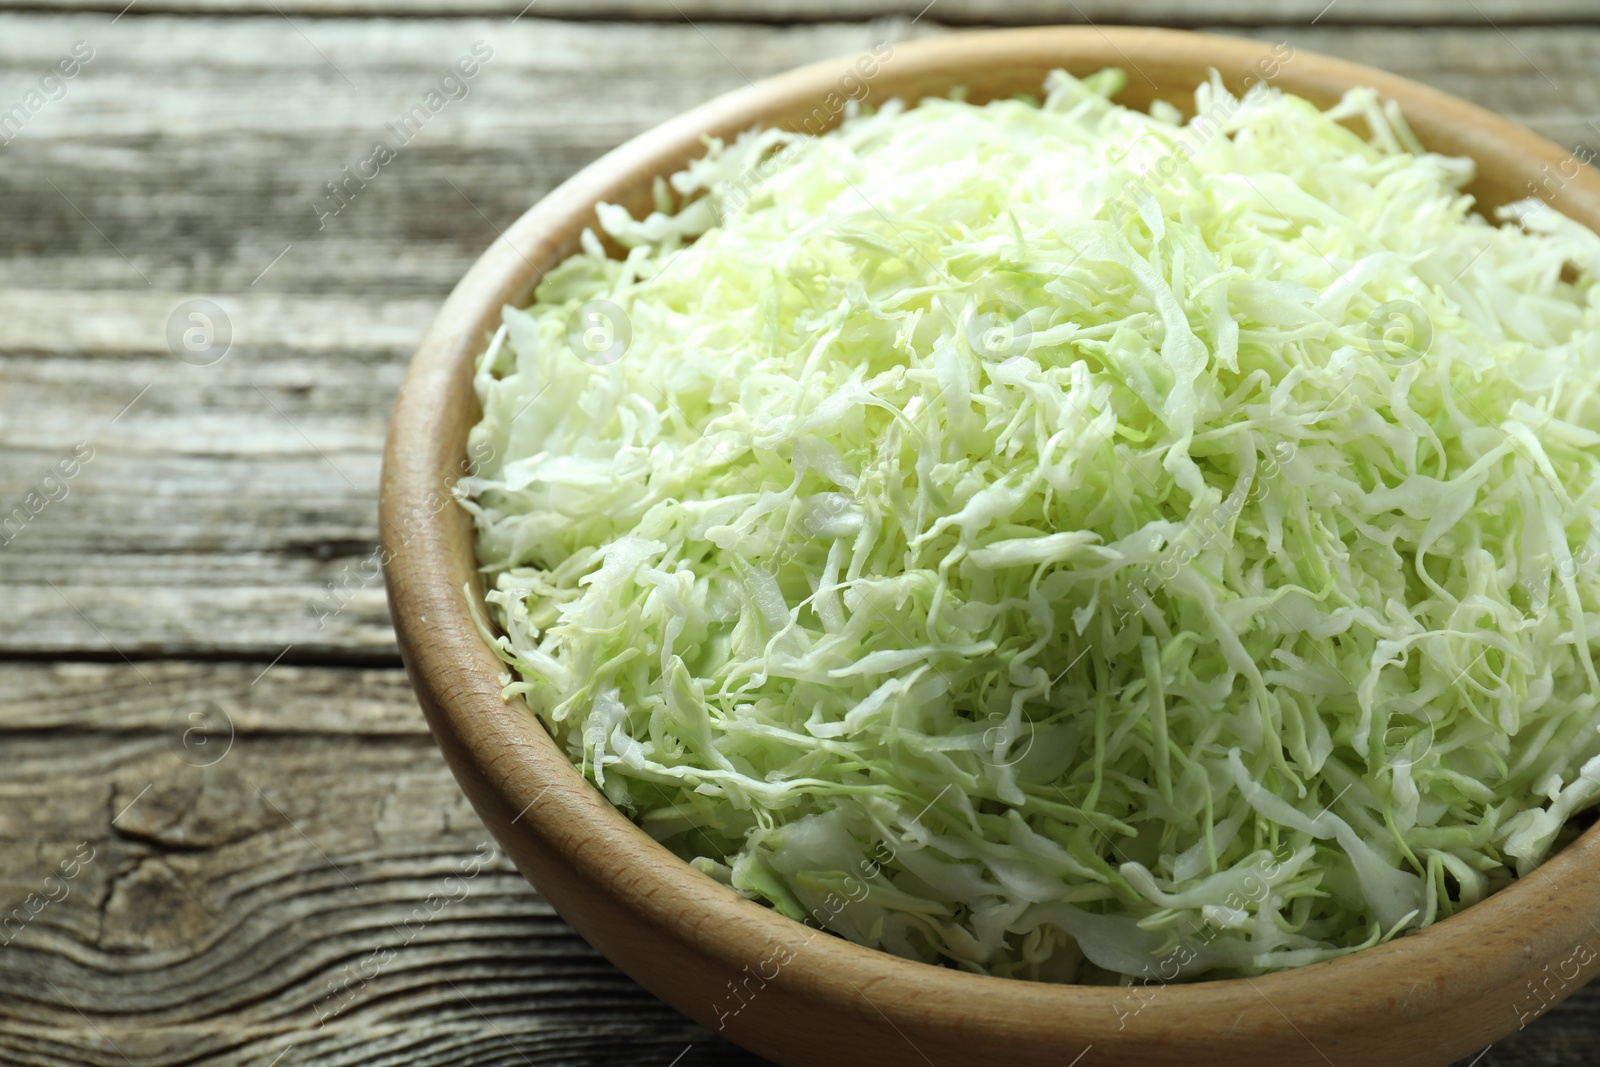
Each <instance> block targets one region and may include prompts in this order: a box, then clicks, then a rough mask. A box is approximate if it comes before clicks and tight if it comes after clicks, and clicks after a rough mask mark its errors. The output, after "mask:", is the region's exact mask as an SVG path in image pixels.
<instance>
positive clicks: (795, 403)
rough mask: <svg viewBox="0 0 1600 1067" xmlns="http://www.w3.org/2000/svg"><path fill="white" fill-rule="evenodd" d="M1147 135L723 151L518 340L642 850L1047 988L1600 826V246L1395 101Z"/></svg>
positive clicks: (1306, 945)
mask: <svg viewBox="0 0 1600 1067" xmlns="http://www.w3.org/2000/svg"><path fill="white" fill-rule="evenodd" d="M1121 84H1122V78H1121V74H1120V72H1117V71H1103V72H1101V73H1100V74H1097V75H1095V76H1093V77H1091V78H1088V79H1084V80H1077V79H1074V78H1072V77H1069V76H1067V75H1066V74H1063V73H1056V74H1054V75H1052V76H1051V78H1050V79H1049V81H1048V83H1047V85H1046V89H1047V96H1046V97H1045V99H1044V100H1043V102H1042V103H1041V102H1039V101H1037V100H1033V99H1022V98H1019V99H1014V100H1005V101H999V102H994V103H990V104H987V105H985V106H974V105H970V104H968V103H965V102H963V101H962V100H961V99H959V98H952V99H931V100H926V101H923V102H921V103H920V104H919V105H918V106H916V107H912V108H907V107H904V106H902V105H901V104H900V103H898V102H894V103H890V104H888V105H886V106H884V107H883V108H882V109H881V110H879V111H877V112H875V113H866V112H864V111H859V110H856V109H854V108H852V110H851V111H850V113H849V114H848V115H847V116H846V119H845V121H844V123H843V125H842V127H841V128H839V129H837V130H835V131H833V132H830V133H828V134H826V135H824V136H820V137H808V136H805V135H802V134H796V133H784V132H779V131H775V130H766V131H760V132H753V133H751V134H748V135H746V136H743V137H741V138H739V139H737V140H736V141H735V142H734V143H731V144H724V143H721V142H717V141H712V142H710V143H709V144H708V151H707V153H706V156H705V158H703V159H701V160H699V161H697V162H695V163H693V164H691V165H690V166H689V167H688V168H687V169H686V170H685V171H683V172H682V173H679V174H675V175H673V176H672V178H671V181H670V184H669V183H665V182H663V183H658V186H657V200H658V206H659V210H657V211H656V212H655V213H653V214H651V215H650V216H649V217H648V218H645V219H643V220H635V219H632V218H630V217H629V216H628V214H627V213H626V212H625V211H623V210H622V209H620V208H617V207H610V206H608V207H605V208H603V209H602V212H601V215H600V220H601V223H602V226H603V228H604V229H605V231H606V232H607V233H608V234H609V236H610V237H611V238H613V239H614V240H615V241H616V242H618V243H620V245H621V246H623V247H624V248H625V249H626V254H625V256H622V257H621V258H614V257H608V255H607V254H606V250H605V248H604V247H603V246H602V243H601V242H600V240H599V239H598V238H597V237H596V235H595V234H593V233H588V234H585V236H584V239H583V246H582V250H581V251H580V252H579V253H578V254H576V255H574V256H572V257H571V258H570V259H568V260H567V261H565V262H564V263H562V264H561V265H560V266H559V267H558V268H556V269H554V270H552V271H551V272H550V273H549V275H548V276H547V277H546V278H544V280H543V281H542V283H541V284H540V286H539V288H538V290H537V294H536V297H537V298H536V301H535V303H534V304H533V305H532V306H531V307H529V308H527V309H523V310H519V309H515V308H507V309H506V310H505V313H504V325H503V326H502V328H501V329H500V331H499V332H498V333H497V334H496V335H495V337H494V338H493V340H492V342H491V343H490V345H489V347H488V349H487V351H486V352H485V353H484V355H483V357H482V358H481V360H480V362H479V367H478V372H477V390H478V394H479V397H480V399H481V401H482V407H483V419H482V422H481V423H480V424H479V425H478V426H476V427H475V428H474V430H473V431H472V435H471V439H470V452H471V455H472V456H473V457H474V459H475V460H476V461H477V467H476V470H475V471H474V473H473V475H472V476H471V477H467V478H464V479H463V480H462V481H461V483H460V486H459V488H458V494H459V495H460V496H461V497H462V499H463V501H464V503H465V504H466V506H467V507H468V508H469V510H470V511H471V512H472V514H473V515H474V516H475V519H476V523H477V530H478V539H479V550H480V557H481V561H482V564H483V568H484V571H485V573H486V575H487V576H488V577H489V578H490V579H491V584H492V586H493V590H492V592H490V593H489V595H488V600H489V604H490V606H491V611H492V614H493V621H494V622H495V623H496V624H498V627H499V629H500V631H501V634H502V636H498V637H495V638H494V641H495V644H496V647H497V649H498V651H499V654H500V655H501V657H502V658H503V659H504V661H505V662H506V663H507V664H508V665H509V666H510V668H512V670H513V671H514V677H513V676H512V675H511V674H508V676H507V683H508V684H507V686H506V694H507V696H508V698H515V697H523V698H526V700H527V701H528V702H529V704H530V705H531V707H532V708H533V709H534V711H535V712H536V713H537V714H538V715H539V716H540V717H541V718H542V719H543V721H544V722H545V724H546V725H547V726H548V728H549V729H550V730H551V732H552V734H553V735H554V736H555V737H556V738H557V739H558V740H559V741H560V742H561V743H562V744H563V745H564V746H565V747H566V748H567V750H568V751H569V752H570V754H571V756H572V759H573V761H574V762H575V763H576V764H578V765H579V766H581V768H582V770H583V771H584V772H585V773H586V774H587V775H588V776H589V777H590V778H592V780H593V781H594V783H595V784H596V785H597V786H598V787H599V788H600V789H602V790H603V791H604V793H605V795H606V796H607V797H608V798H609V799H610V800H611V801H612V802H614V803H615V804H617V805H618V806H619V807H621V808H623V809H624V810H625V811H627V812H628V813H629V814H630V815H631V816H632V817H633V818H635V819H636V820H637V821H638V823H639V824H640V825H641V826H643V827H644V828H645V829H646V830H647V831H648V832H649V833H651V834H653V835H654V836H655V837H656V838H658V839H659V840H661V841H663V842H665V843H666V844H668V845H669V846H670V847H671V848H673V849H674V850H675V851H676V852H677V853H678V854H679V855H681V856H683V857H684V858H686V859H688V860H691V861H692V862H694V863H695V864H696V866H698V867H699V868H700V869H701V870H703V871H705V872H707V873H708V874H710V875H711V876H713V877H716V878H719V879H721V880H722V881H724V882H726V883H727V884H729V885H731V886H733V887H734V888H735V889H737V890H739V891H741V892H743V893H746V894H748V895H750V896H752V897H755V898H758V899H761V900H764V901H767V902H769V903H770V904H771V905H772V906H774V907H776V908H778V909H779V910H781V911H782V912H783V913H785V914H787V915H790V916H792V917H794V918H796V919H801V920H804V921H808V922H810V923H812V924H813V925H817V926H821V927H824V928H826V929H828V930H830V931H832V932H834V933H837V934H839V935H842V936H844V937H846V938H849V939H851V940H854V941H857V942H860V943H862V944H865V945H870V946H876V947H879V948H882V949H885V950H887V951H889V952H892V953H896V954H898V955H901V956H905V957H910V958H913V959H920V960H926V961H930V962H944V963H946V964H949V965H953V966H957V967H960V968H963V969H967V970H971V971H978V972H985V973H991V974H997V975H1007V976H1015V977H1023V978H1032V979H1040V980H1051V981H1077V982H1116V981H1124V982H1125V981H1128V980H1129V979H1132V978H1139V977H1143V978H1145V979H1149V978H1151V977H1154V976H1156V975H1159V976H1161V977H1162V978H1163V979H1170V978H1180V977H1192V976H1195V975H1201V974H1208V975H1219V976H1220V975H1238V974H1252V973H1259V972H1263V971H1267V970H1272V969H1278V968H1284V967H1292V966H1297V965H1301V964H1305V963H1309V962H1312V961H1316V960H1323V959H1327V958H1330V957H1333V956H1337V955H1340V954H1343V953H1347V952H1351V951H1355V950H1358V949H1360V948H1362V947H1365V946H1368V945H1372V944H1374V943H1377V942H1379V941H1382V940H1384V939H1386V938H1390V937H1393V936H1395V935H1396V934H1399V933H1402V932H1404V931H1408V930H1413V929H1416V928H1419V927H1422V926H1426V925H1427V924H1429V923H1432V922H1434V921H1435V920H1437V919H1439V918H1442V917H1444V916H1448V915H1450V914H1451V913H1453V912H1455V911H1457V910H1459V909H1460V908H1461V907H1463V906H1466V905H1470V904H1472V903H1474V902H1476V901H1478V900H1481V899H1483V897H1484V896H1485V895H1487V894H1489V893H1491V892H1493V891H1494V890H1495V889H1497V888H1499V887H1501V886H1503V885H1505V884H1506V883H1507V882H1508V881H1510V880H1511V879H1513V878H1515V877H1517V876H1519V875H1526V874H1527V873H1528V872H1529V871H1530V870H1531V869H1532V868H1533V867H1535V866H1536V865H1537V864H1538V863H1539V862H1540V861H1541V860H1542V859H1543V858H1544V857H1545V856H1546V855H1548V854H1549V853H1550V851H1551V850H1552V849H1553V848H1554V847H1558V846H1559V845H1560V844H1561V843H1563V842H1564V841H1565V839H1566V838H1565V837H1564V836H1563V835H1564V834H1570V833H1571V830H1570V829H1566V830H1564V827H1570V825H1571V823H1570V820H1571V818H1572V816H1573V815H1574V814H1576V813H1578V812H1580V811H1582V810H1583V809H1584V808H1585V807H1586V806H1588V805H1590V804H1591V803H1592V802H1593V801H1594V800H1595V799H1596V797H1597V796H1600V730H1597V725H1600V711H1597V708H1596V699H1595V694H1596V689H1597V679H1596V674H1595V664H1594V659H1593V644H1594V641H1595V639H1596V635H1597V632H1600V614H1597V613H1600V572H1597V570H1596V568H1595V566H1594V560H1595V554H1596V552H1597V551H1600V510H1597V506H1600V476H1597V475H1600V394H1597V383H1600V301H1597V297H1596V294H1597V289H1596V288H1595V284H1594V281H1595V277H1596V273H1597V268H1600V238H1596V236H1595V235H1594V234H1592V233H1590V232H1589V231H1587V230H1586V229H1584V228H1583V227H1581V226H1579V225H1577V224H1576V223H1574V222H1572V221H1570V220H1568V219H1566V218H1564V217H1561V216H1560V215H1558V214H1556V213H1555V212H1554V211H1552V210H1551V209H1549V208H1548V207H1545V206H1543V205H1541V204H1539V203H1537V202H1533V201H1530V202H1526V203H1522V204H1518V205H1513V206H1512V207H1511V208H1509V209H1505V210H1504V211H1503V212H1502V219H1501V224H1499V225H1494V224H1491V223H1490V222H1488V221H1486V220H1485V219H1483V218H1482V217H1480V216H1478V215H1475V214H1473V213H1472V211H1471V203H1472V202H1471V199H1470V198H1469V197H1468V196H1466V195H1465V194H1464V193H1463V192H1462V189H1463V188H1464V186H1465V185H1466V184H1467V183H1468V182H1469V181H1470V179H1471V176H1472V173H1473V167H1472V164H1471V162H1470V161H1468V160H1465V159H1452V158H1445V157H1441V156H1438V155H1433V154H1429V153H1426V152H1424V151H1423V150H1422V148H1421V146H1420V145H1419V144H1418V143H1417V142H1416V140H1415V138H1414V137H1413V136H1412V134H1411V132H1410V131H1409V130H1408V129H1407V127H1406V125H1405V123H1404V121H1403V119H1402V118H1401V116H1400V115H1399V113H1398V111H1397V110H1396V109H1394V108H1393V107H1392V106H1385V105H1383V104H1382V103H1380V102H1379V100H1378V99H1377V97H1376V95H1375V94H1374V93H1373V92H1372V91H1370V90H1356V91H1352V92H1350V93H1349V94H1347V95H1346V96H1345V98H1344V100H1343V101H1342V102H1341V103H1340V104H1339V105H1337V106H1336V107H1334V108H1333V109H1332V110H1330V111H1328V112H1321V111H1319V110H1318V109H1317V108H1315V107H1314V106H1312V105H1311V104H1309V103H1308V102H1306V101H1305V100H1302V99H1299V98H1297V97H1294V96H1292V95H1287V94H1283V93H1280V92H1277V91H1264V92H1258V93H1254V94H1252V95H1250V96H1249V97H1247V98H1246V99H1245V100H1244V101H1242V102H1241V101H1238V100H1235V99H1233V98H1232V97H1230V96H1228V94H1227V91H1226V90H1225V89H1224V88H1223V87H1222V85H1221V83H1220V81H1219V80H1217V79H1215V78H1213V79H1212V80H1211V81H1210V82H1209V83H1207V84H1203V85H1201V86H1199V88H1198V89H1197V91H1196V94H1195V103H1196V109H1197V113H1198V114H1200V115H1201V116H1204V122H1203V123H1189V124H1185V123H1184V121H1183V120H1182V118H1181V116H1180V115H1179V114H1178V112H1177V111H1176V109H1174V108H1172V107H1170V106H1167V105H1158V106H1157V107H1156V108H1155V109H1154V113H1152V114H1142V113H1138V112H1135V111H1131V110H1128V109H1126V108H1123V107H1121V106H1118V105H1116V104H1114V103H1112V102H1111V99H1110V98H1111V96H1112V95H1113V94H1114V93H1115V92H1116V91H1117V90H1118V89H1119V88H1120V86H1121ZM957 96H958V97H959V94H957ZM1353 129H1362V130H1363V132H1362V133H1359V134H1358V133H1357V132H1353ZM1156 179H1159V180H1156Z"/></svg>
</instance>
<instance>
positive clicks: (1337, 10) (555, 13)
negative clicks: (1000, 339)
mask: <svg viewBox="0 0 1600 1067" xmlns="http://www.w3.org/2000/svg"><path fill="white" fill-rule="evenodd" d="M39 3H40V0H0V9H7V8H9V9H21V10H27V9H30V8H35V7H38V6H39ZM53 6H55V7H56V8H58V9H68V10H80V11H104V12H110V13H113V14H114V13H116V12H119V11H121V10H122V9H123V7H124V6H125V0H56V3H55V4H54V5H53ZM529 9H531V10H534V11H536V12H537V13H538V14H539V16H540V17H541V18H563V19H584V20H601V19H604V20H655V21H660V22H681V21H684V20H689V19H692V20H695V21H706V22H720V21H727V22H765V23H803V22H818V21H826V20H834V19H837V20H841V21H864V20H867V19H872V18H883V17H890V16H898V17H902V18H916V17H917V16H919V15H922V16H925V17H927V18H929V19H932V20H935V21H939V22H944V23H950V24H956V25H973V24H984V25H1025V24H1033V23H1060V24H1063V25H1081V24H1101V23H1103V24H1105V25H1130V24H1131V25H1148V26H1215V25H1262V24H1267V23H1280V22H1281V23H1296V22H1299V23H1310V22H1312V21H1313V20H1315V21H1316V22H1317V23H1327V24H1329V25H1341V24H1350V23H1358V24H1359V23H1400V24H1416V25H1446V26H1448V25H1461V26H1481V25H1486V24H1488V23H1490V22H1493V23H1495V24H1499V25H1506V26H1515V25H1526V24H1530V23H1533V24H1537V23H1548V22H1576V21H1585V22H1586V21H1590V20H1591V19H1592V18H1593V16H1594V9H1593V7H1592V6H1591V5H1590V4H1589V3H1588V2H1587V0H1528V2H1520V0H1473V2H1463V0H1337V2H1336V3H1330V2H1329V0H932V2H930V0H770V2H767V3H759V2H752V0H598V2H595V3H585V2H583V0H534V2H533V3H529V0H140V2H139V5H138V8H137V10H140V11H144V12H181V13H185V14H266V15H277V14H279V13H280V12H281V13H283V14H287V15H311V16H337V15H385V16H390V15H396V14H405V15H424V16H437V15H447V14H448V15H457V16H474V15H477V16H482V15H490V16H494V15H499V16H507V17H509V16H514V15H517V14H519V13H521V12H524V11H526V10H529Z"/></svg>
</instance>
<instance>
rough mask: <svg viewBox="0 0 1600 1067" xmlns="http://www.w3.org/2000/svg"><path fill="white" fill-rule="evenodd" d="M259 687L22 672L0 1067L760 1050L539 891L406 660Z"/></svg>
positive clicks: (10, 807)
mask: <svg viewBox="0 0 1600 1067" xmlns="http://www.w3.org/2000/svg"><path fill="white" fill-rule="evenodd" d="M258 673H259V669H258V668H255V667H253V666H247V665H239V664H208V665H195V664H181V663H161V664H154V663H152V664H145V665H143V666H142V667H141V670H140V672H139V673H135V672H134V671H133V670H132V669H130V668H128V667H126V666H117V667H110V666H105V665H89V664H80V665H37V664H27V665H24V664H6V665H0V751H3V752H4V753H5V758H6V773H5V775H4V776H3V778H0V857H3V859H0V1062H5V1063H7V1064H47V1063H48V1064H58V1063H69V1064H85V1063H92V1064H104V1065H108V1067H110V1065H124V1067H125V1065H128V1064H134V1065H137V1067H147V1065H148V1067H158V1065H175V1064H180V1063H191V1062H195V1061H196V1060H202V1061H203V1062H206V1063H229V1064H232V1063H237V1064H265V1063H268V1062H271V1061H273V1058H274V1057H275V1056H279V1055H283V1059H282V1060H279V1061H277V1062H280V1063H282V1064H303V1063H323V1064H334V1063H352V1062H360V1063H363V1064H377V1063H407V1064H430V1065H434V1064H437V1065H445V1064H490V1063H501V1062H505V1063H511V1062H522V1061H523V1057H526V1058H527V1060H528V1061H529V1062H533V1063H539V1064H590V1063H602V1062H618V1061H622V1062H632V1063H656V1064H661V1065H663V1067H665V1065H666V1064H668V1063H670V1062H672V1060H673V1057H674V1056H677V1055H678V1054H679V1053H680V1052H683V1051H684V1049H685V1047H686V1046H689V1045H691V1044H692V1045H693V1046H694V1048H693V1049H692V1050H691V1051H690V1053H689V1054H687V1055H685V1056H684V1058H683V1060H681V1061H679V1062H680V1064H691V1063H700V1064H712V1063H749V1062H753V1061H751V1060H750V1059H749V1058H748V1057H746V1056H744V1055H743V1054H742V1053H740V1052H738V1051H737V1050H733V1049H731V1048H729V1047H728V1046H726V1045H723V1044H721V1043H720V1042H718V1041H716V1040H715V1039H714V1038H713V1037H712V1036H711V1035H710V1034H707V1033H706V1032H704V1031H702V1030H700V1029H699V1028H697V1027H695V1026H694V1025H693V1024H691V1023H689V1022H688V1021H687V1020H684V1019H682V1018H680V1017H678V1016H677V1015H676V1014H675V1013H673V1012H672V1011H671V1010H670V1009H668V1008H666V1007H665V1006H664V1005H661V1004H660V1003H658V1002H656V1001H655V1000H654V999H653V998H651V997H650V996H649V995H648V994H646V993H644V992H643V991H642V990H640V989H639V988H638V987H636V986H635V985H633V983H632V982H630V981H629V980H628V979H627V978H626V977H624V976H623V975H621V974H620V973H619V972H617V971H616V970H615V969H614V968H612V967H611V966H610V965H609V964H607V963H606V962H605V961H604V960H603V959H601V958H600V957H599V956H598V955H596V954H595V953H594V952H593V951H592V950H591V949H589V948H588V946H587V945H585V944H584V943H583V942H582V941H581V940H580V939H579V938H578V937H577V936H576V935H575V934H574V933H573V932H572V931H571V930H570V929H569V928H567V927H566V926H565V925H564V924H563V923H562V922H561V921H560V920H559V918H557V917H556V916H555V915H554V914H553V913H552V912H551V910H550V908H549V906H548V905H547V904H545V902H544V901H543V900H542V899H541V898H540V897H539V895H538V894H537V893H536V892H535V891H534V890H533V889H531V888H530V887H529V886H528V885H527V884H526V883H525V882H524V881H523V880H522V879H521V877H520V876H519V875H518V874H517V873H516V872H515V870H514V869H513V868H512V867H511V866H510V864H509V862H508V861H507V860H505V859H504V857H503V856H501V855H500V854H499V853H498V852H497V851H496V850H495V849H494V846H493V845H492V843H490V842H489V841H488V840H487V837H486V834H485V832H484V830H483V829H482V827H481V825H480V824H479V823H478V821H477V819H476V817H475V816H474V815H473V813H472V811H471V809H470V807H469V806H468V805H467V803H466V801H465V799H464V798H463V797H462V795H461V793H460V790H459V789H458V788H457V787H456V784H455V782H454V781H453V780H452V779H451V777H450V775H449V773H448V771H447V770H446V769H445V767H444V764H443V761H442V760H441V759H440V758H439V755H438V753H437V751H436V750H435V749H434V747H433V744H432V741H431V740H430V738H429V737H428V735H427V732H426V729H425V728H424V727H423V725H422V721H421V716H420V713H419V712H418V711H417V710H416V708H415V705H414V703H413V701H412V698H411V695H410V691H409V689H408V687H407V686H406V684H405V681H404V677H403V675H402V674H401V672H399V671H396V670H392V669H391V670H384V671H351V670H337V669H329V668H323V669H317V670H296V669H294V668H283V667H278V668H274V669H273V670H272V671H270V672H268V673H267V675H266V676H264V677H261V678H260V680H259V681H257V682H256V683H255V684H254V685H253V686H252V684H251V682H252V678H253V677H254V676H255V675H256V674H258ZM141 675H143V676H147V677H149V679H150V680H149V682H146V680H145V677H141ZM197 701H204V702H210V703H212V704H213V705H214V707H215V708H217V709H219V712H220V713H221V714H224V715H225V716H226V719H225V720H215V721H214V723H213V724H215V722H216V721H226V722H230V723H231V725H232V728H233V736H232V743H231V746H229V747H227V748H223V747H221V745H220V744H216V745H214V746H213V747H206V745H204V744H200V743H198V741H197V740H196V738H194V737H190V738H188V739H185V738H184V736H183V734H182V731H181V730H180V729H179V727H180V726H181V722H179V723H172V722H170V719H171V716H172V714H173V713H174V712H175V711H176V712H181V711H182V710H183V709H184V708H186V707H188V706H190V705H192V704H194V703H195V702H197ZM51 898H55V899H51ZM30 912H32V913H34V914H30ZM290 1046H293V1047H294V1051H293V1052H292V1053H288V1054H284V1050H285V1049H287V1048H289V1047H290Z"/></svg>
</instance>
